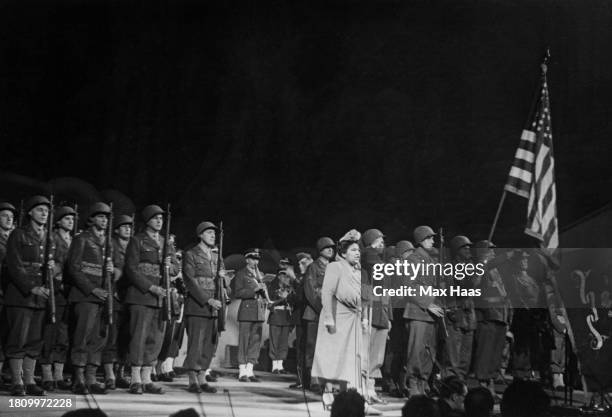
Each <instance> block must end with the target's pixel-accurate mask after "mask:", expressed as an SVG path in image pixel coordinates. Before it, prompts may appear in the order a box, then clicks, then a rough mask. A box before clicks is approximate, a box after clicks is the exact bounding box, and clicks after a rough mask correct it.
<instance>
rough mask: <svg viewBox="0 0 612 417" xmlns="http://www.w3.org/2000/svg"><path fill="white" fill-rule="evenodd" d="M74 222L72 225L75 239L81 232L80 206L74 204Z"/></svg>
mask: <svg viewBox="0 0 612 417" xmlns="http://www.w3.org/2000/svg"><path fill="white" fill-rule="evenodd" d="M74 213H75V214H74V222H73V225H72V237H75V236H76V235H77V233H78V231H79V205H78V204H77V203H74Z"/></svg>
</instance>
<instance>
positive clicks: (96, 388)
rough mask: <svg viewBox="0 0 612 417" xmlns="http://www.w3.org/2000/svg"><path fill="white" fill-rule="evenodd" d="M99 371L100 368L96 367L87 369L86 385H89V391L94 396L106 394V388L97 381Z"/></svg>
mask: <svg viewBox="0 0 612 417" xmlns="http://www.w3.org/2000/svg"><path fill="white" fill-rule="evenodd" d="M97 370H98V367H97V366H96V365H87V368H86V369H85V385H87V389H88V390H89V392H91V393H92V394H106V387H105V386H104V384H100V383H99V382H98V380H97V379H96V371H97Z"/></svg>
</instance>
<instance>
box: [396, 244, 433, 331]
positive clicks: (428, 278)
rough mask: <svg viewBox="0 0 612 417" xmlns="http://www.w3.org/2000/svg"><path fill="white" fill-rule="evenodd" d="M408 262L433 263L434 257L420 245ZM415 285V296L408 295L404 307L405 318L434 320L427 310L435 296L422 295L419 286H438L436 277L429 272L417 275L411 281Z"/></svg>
mask: <svg viewBox="0 0 612 417" xmlns="http://www.w3.org/2000/svg"><path fill="white" fill-rule="evenodd" d="M407 261H408V262H410V263H414V264H419V263H421V262H422V263H423V264H424V265H427V264H431V263H433V262H434V260H433V258H432V257H431V256H430V255H429V253H427V251H426V250H425V249H423V247H421V246H419V247H418V248H417V249H416V250H415V251H414V252H413V253H412V254H411V255H410V256H409V257H408V259H407ZM411 284H412V286H413V287H415V288H416V291H417V293H416V295H415V296H414V297H408V296H407V297H406V299H407V301H408V302H407V303H406V308H405V309H404V318H405V319H408V320H419V321H428V322H433V321H434V317H433V315H432V314H431V313H430V312H429V310H427V307H429V305H430V304H431V303H433V302H434V300H435V297H433V296H428V295H420V294H419V289H418V287H419V286H424V287H426V286H432V287H434V288H435V287H436V277H435V276H434V275H433V274H432V275H427V274H420V275H418V276H416V277H415V279H414V280H413V281H411Z"/></svg>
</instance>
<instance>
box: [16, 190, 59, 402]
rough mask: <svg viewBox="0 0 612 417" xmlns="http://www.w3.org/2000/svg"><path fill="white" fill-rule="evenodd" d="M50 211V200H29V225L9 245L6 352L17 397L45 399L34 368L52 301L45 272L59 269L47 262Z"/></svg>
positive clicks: (19, 230) (33, 198) (38, 198)
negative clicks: (40, 396)
mask: <svg viewBox="0 0 612 417" xmlns="http://www.w3.org/2000/svg"><path fill="white" fill-rule="evenodd" d="M50 208H51V203H50V202H49V200H48V199H47V198H46V197H43V196H34V197H31V198H29V199H28V200H27V201H26V204H25V209H26V211H27V213H28V221H27V223H26V224H25V225H24V226H23V227H20V228H18V229H15V230H14V231H13V232H12V233H11V235H10V236H9V239H8V242H7V250H6V265H7V268H8V274H7V281H8V282H7V284H6V297H5V308H6V318H7V327H8V336H7V339H6V344H5V346H4V352H5V355H6V357H7V358H8V360H9V365H10V368H11V375H12V383H13V385H12V387H11V395H13V396H23V395H26V394H27V395H45V391H44V390H43V389H42V388H40V387H38V386H37V385H36V383H35V382H34V368H35V367H36V360H37V359H38V358H39V357H40V355H41V353H42V346H43V326H44V321H45V317H46V311H45V310H46V308H47V300H48V298H49V289H48V288H46V287H45V283H44V278H43V273H42V271H43V268H49V269H53V268H54V267H55V263H54V262H53V260H52V259H47V260H45V259H44V257H45V244H46V238H47V233H48V231H47V230H45V225H46V223H47V219H48V216H49V210H50ZM49 249H51V251H50V252H49V253H53V252H52V248H49ZM45 263H46V264H45ZM22 377H23V378H22Z"/></svg>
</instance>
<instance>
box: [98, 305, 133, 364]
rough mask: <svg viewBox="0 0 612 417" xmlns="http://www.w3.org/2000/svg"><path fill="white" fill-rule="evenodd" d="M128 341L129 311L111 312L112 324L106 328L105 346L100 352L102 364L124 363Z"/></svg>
mask: <svg viewBox="0 0 612 417" xmlns="http://www.w3.org/2000/svg"><path fill="white" fill-rule="evenodd" d="M126 308H127V307H126ZM129 340H130V321H129V311H127V310H115V311H114V312H113V324H112V325H110V326H109V328H108V337H107V339H106V346H104V350H103V351H102V363H115V362H118V363H125V362H126V360H127V352H128V344H129Z"/></svg>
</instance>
